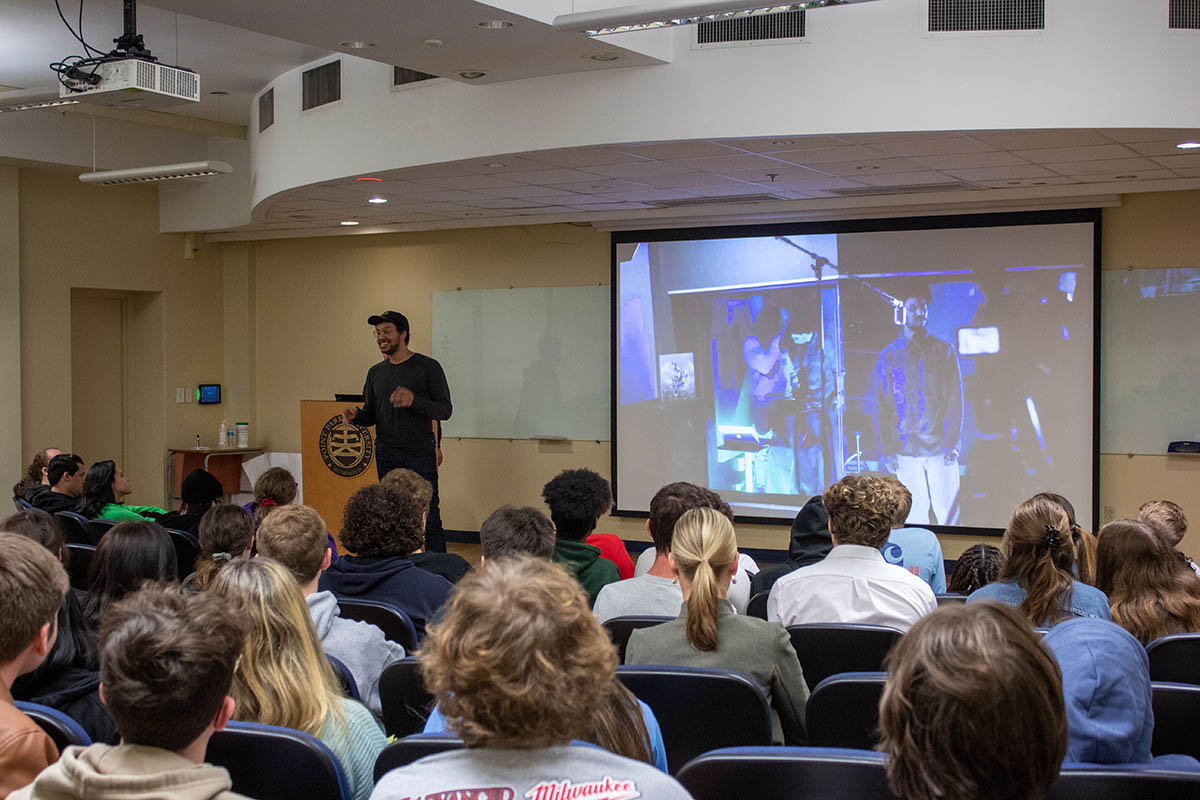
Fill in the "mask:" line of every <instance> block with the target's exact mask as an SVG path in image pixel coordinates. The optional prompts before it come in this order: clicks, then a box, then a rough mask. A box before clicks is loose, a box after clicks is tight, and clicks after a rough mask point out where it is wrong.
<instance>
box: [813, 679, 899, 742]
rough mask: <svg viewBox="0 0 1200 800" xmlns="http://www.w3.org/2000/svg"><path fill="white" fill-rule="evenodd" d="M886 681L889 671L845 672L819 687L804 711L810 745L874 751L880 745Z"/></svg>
mask: <svg viewBox="0 0 1200 800" xmlns="http://www.w3.org/2000/svg"><path fill="white" fill-rule="evenodd" d="M886 682H887V673H886V672H843V673H839V674H837V675H831V676H829V677H828V678H826V679H825V680H823V681H821V682H820V683H819V684H817V686H816V688H814V689H813V690H812V694H811V695H810V696H809V698H808V704H807V705H806V706H805V712H804V713H805V717H806V719H805V725H804V730H805V733H806V734H807V735H808V743H809V744H810V745H812V746H813V747H848V748H853V749H856V750H872V749H874V747H875V745H876V744H878V743H879V734H878V732H877V731H876V727H877V726H878V725H879V698H881V697H882V696H883V685H884V683H886Z"/></svg>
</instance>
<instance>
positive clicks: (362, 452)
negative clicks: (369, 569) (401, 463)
mask: <svg viewBox="0 0 1200 800" xmlns="http://www.w3.org/2000/svg"><path fill="white" fill-rule="evenodd" d="M345 405H346V404H345V403H339V402H336V401H332V400H301V401H300V457H301V459H302V462H303V474H304V504H305V505H308V506H312V507H313V508H315V509H316V510H317V513H319V514H320V515H321V518H322V519H324V520H325V524H326V525H327V526H329V532H330V533H332V534H333V537H334V538H335V539H337V540H338V550H339V552H343V549H342V545H341V531H342V510H343V509H344V508H345V507H346V501H347V500H349V499H350V495H352V494H354V492H355V491H356V490H357V489H359V488H360V487H363V486H368V485H370V484H372V483H378V482H379V475H378V474H377V472H376V469H375V429H374V428H357V427H355V426H353V425H346V424H345V423H343V422H342V408H343V407H344V406H345Z"/></svg>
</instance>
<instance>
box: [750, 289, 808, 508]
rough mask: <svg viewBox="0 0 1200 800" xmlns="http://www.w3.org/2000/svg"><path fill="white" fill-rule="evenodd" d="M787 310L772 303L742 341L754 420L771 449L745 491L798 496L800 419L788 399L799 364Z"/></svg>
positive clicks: (759, 432) (755, 425) (764, 451)
mask: <svg viewBox="0 0 1200 800" xmlns="http://www.w3.org/2000/svg"><path fill="white" fill-rule="evenodd" d="M789 316H790V315H789V313H788V310H787V309H785V308H780V307H779V306H776V305H774V304H767V305H764V306H763V307H762V309H761V310H760V311H759V312H758V316H757V317H755V319H754V324H753V327H752V329H751V331H750V334H749V335H748V336H747V337H746V338H745V339H744V340H743V341H742V357H743V359H745V362H746V382H747V384H748V389H749V400H750V421H751V422H752V423H753V424H754V429H755V430H756V431H757V432H758V435H759V436H761V437H763V440H764V441H765V442H766V443H767V447H766V448H765V449H764V450H763V451H761V452H760V453H759V454H758V456H757V458H758V460H759V461H760V462H761V463H760V464H759V467H758V468H757V469H756V470H754V471H753V474H755V475H757V476H759V479H761V484H759V483H758V480H759V479H756V481H755V483H756V485H754V486H747V487H746V489H745V491H748V492H751V491H763V492H769V493H775V494H794V493H795V492H796V486H795V480H796V479H795V461H794V458H795V457H794V453H795V450H794V441H793V438H794V433H795V431H794V428H795V417H794V416H793V414H792V413H790V411H791V409H790V407H789V406H788V405H785V403H784V402H783V401H784V400H785V399H790V398H791V397H792V388H793V383H794V377H795V374H796V366H795V364H794V363H793V362H792V360H791V356H790V353H789V350H788V344H789V343H788V342H785V340H784V336H785V333H786V331H787V329H788V319H789Z"/></svg>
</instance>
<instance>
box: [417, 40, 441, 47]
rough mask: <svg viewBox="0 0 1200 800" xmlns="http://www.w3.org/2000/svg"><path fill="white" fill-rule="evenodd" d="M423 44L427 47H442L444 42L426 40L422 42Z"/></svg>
mask: <svg viewBox="0 0 1200 800" xmlns="http://www.w3.org/2000/svg"><path fill="white" fill-rule="evenodd" d="M421 44H423V45H425V46H426V47H441V46H442V40H441V39H426V40H425V41H423V42H421Z"/></svg>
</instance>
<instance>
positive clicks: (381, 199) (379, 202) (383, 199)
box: [367, 197, 387, 206]
mask: <svg viewBox="0 0 1200 800" xmlns="http://www.w3.org/2000/svg"><path fill="white" fill-rule="evenodd" d="M367 202H368V203H373V204H375V205H377V206H381V205H383V204H384V203H386V202H387V198H386V197H372V198H371V199H370V200H368V201H367Z"/></svg>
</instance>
